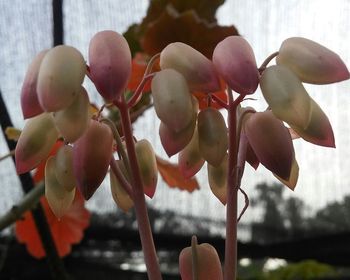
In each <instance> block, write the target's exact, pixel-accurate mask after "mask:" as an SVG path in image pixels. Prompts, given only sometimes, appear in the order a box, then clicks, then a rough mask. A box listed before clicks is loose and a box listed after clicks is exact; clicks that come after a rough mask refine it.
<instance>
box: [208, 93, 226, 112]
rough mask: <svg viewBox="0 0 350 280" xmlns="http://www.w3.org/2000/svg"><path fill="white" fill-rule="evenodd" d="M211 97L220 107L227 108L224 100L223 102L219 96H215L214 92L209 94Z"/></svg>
mask: <svg viewBox="0 0 350 280" xmlns="http://www.w3.org/2000/svg"><path fill="white" fill-rule="evenodd" d="M211 98H212V99H213V100H214V101H215V102H216V103H217V104H218V105H220V106H221V107H222V108H225V109H228V105H227V103H226V102H224V101H223V100H222V99H220V98H219V97H217V96H216V95H215V94H212V95H211Z"/></svg>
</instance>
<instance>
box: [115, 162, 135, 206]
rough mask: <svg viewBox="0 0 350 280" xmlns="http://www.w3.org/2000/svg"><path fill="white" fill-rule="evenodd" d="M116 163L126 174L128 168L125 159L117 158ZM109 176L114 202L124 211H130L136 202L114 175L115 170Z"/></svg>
mask: <svg viewBox="0 0 350 280" xmlns="http://www.w3.org/2000/svg"><path fill="white" fill-rule="evenodd" d="M116 164H117V165H118V167H119V169H120V171H121V172H122V173H123V174H124V176H125V174H126V169H125V166H124V164H123V161H121V160H116ZM109 176H110V184H111V193H112V197H113V200H114V202H115V203H116V204H117V205H118V207H119V208H120V209H122V210H123V211H124V212H128V211H129V210H130V209H131V208H132V207H133V206H134V202H133V201H132V199H131V198H130V196H129V195H128V193H127V192H126V191H125V190H124V188H123V187H122V186H121V185H120V183H119V181H118V179H117V177H116V176H115V175H114V172H112V171H111V172H110V174H109ZM125 177H126V176H125Z"/></svg>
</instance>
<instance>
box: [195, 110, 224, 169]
mask: <svg viewBox="0 0 350 280" xmlns="http://www.w3.org/2000/svg"><path fill="white" fill-rule="evenodd" d="M198 144H199V151H200V153H201V155H202V156H203V158H204V159H205V160H206V161H207V162H208V163H210V164H211V165H214V166H219V165H220V164H221V162H222V160H223V158H224V157H225V155H226V151H227V147H228V137H227V127H226V124H225V120H224V117H223V116H222V115H221V113H220V112H219V111H218V110H217V109H214V108H206V109H204V110H202V111H200V112H199V114H198Z"/></svg>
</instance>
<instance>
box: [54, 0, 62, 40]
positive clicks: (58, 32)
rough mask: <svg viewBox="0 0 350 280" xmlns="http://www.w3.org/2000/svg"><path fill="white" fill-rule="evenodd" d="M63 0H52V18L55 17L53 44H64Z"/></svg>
mask: <svg viewBox="0 0 350 280" xmlns="http://www.w3.org/2000/svg"><path fill="white" fill-rule="evenodd" d="M62 7H63V0H52V15H53V16H52V18H53V34H52V35H53V45H54V46H57V45H62V44H63V40H64V33H63V8H62Z"/></svg>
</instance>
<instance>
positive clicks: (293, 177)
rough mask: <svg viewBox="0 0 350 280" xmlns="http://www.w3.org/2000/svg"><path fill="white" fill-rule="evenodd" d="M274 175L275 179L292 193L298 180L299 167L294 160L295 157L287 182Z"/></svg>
mask: <svg viewBox="0 0 350 280" xmlns="http://www.w3.org/2000/svg"><path fill="white" fill-rule="evenodd" d="M273 175H275V177H276V178H277V179H278V180H279V181H280V182H281V183H282V184H284V185H285V186H287V187H288V188H290V189H291V190H292V191H294V189H295V187H296V185H297V182H298V178H299V165H298V162H297V160H296V159H295V156H294V158H293V163H292V169H291V171H290V176H289V179H288V180H284V179H282V178H281V177H279V176H278V175H276V174H273Z"/></svg>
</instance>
